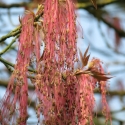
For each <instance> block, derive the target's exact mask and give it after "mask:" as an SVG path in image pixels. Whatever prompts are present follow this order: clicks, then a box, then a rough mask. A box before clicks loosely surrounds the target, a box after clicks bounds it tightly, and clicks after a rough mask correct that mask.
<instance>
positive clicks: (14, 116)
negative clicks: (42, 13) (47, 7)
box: [0, 11, 40, 125]
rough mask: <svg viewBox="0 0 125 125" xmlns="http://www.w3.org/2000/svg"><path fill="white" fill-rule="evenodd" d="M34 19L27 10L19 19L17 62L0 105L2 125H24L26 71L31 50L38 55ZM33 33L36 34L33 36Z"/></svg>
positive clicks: (26, 90)
mask: <svg viewBox="0 0 125 125" xmlns="http://www.w3.org/2000/svg"><path fill="white" fill-rule="evenodd" d="M34 20H35V15H34V13H33V12H30V11H27V12H26V15H25V16H24V17H23V18H22V19H21V20H20V22H21V26H22V29H21V34H20V37H19V47H18V48H19V49H18V54H17V64H16V65H15V70H14V71H13V74H12V76H11V78H10V82H9V85H8V87H7V90H6V93H5V96H4V98H3V100H2V101H1V105H0V113H1V114H0V116H1V117H0V121H1V123H2V125H6V124H13V125H14V124H20V125H26V121H27V119H28V114H27V105H28V104H27V103H28V81H27V76H28V74H27V71H28V66H29V64H30V62H31V54H32V53H33V50H34V53H35V55H37V57H38V58H39V57H40V54H39V53H40V52H39V51H40V47H39V48H38V46H39V44H40V43H39V40H38V38H37V37H38V33H37V32H38V28H37V27H35V26H34ZM34 33H35V35H36V36H34ZM34 40H35V41H36V42H35V41H34ZM35 50H37V51H35ZM13 94H14V95H13Z"/></svg>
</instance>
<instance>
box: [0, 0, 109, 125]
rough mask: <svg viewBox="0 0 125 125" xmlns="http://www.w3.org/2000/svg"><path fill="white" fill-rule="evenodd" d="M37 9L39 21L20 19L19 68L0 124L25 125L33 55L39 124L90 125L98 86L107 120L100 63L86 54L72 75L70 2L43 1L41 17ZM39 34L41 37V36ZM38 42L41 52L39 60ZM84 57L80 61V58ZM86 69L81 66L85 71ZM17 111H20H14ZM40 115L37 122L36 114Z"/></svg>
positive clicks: (74, 56)
mask: <svg viewBox="0 0 125 125" xmlns="http://www.w3.org/2000/svg"><path fill="white" fill-rule="evenodd" d="M42 11H43V9H41V6H39V7H38V12H37V14H36V16H38V15H39V14H41V13H43V17H42V18H40V19H43V21H41V20H39V22H35V18H36V16H35V14H33V13H32V12H28V13H27V14H26V15H25V16H24V17H23V18H22V20H21V25H22V30H21V33H20V38H19V50H18V55H17V64H16V65H15V70H14V72H13V74H12V76H11V78H10V82H9V85H8V88H7V91H6V94H5V96H4V98H3V100H2V101H1V103H0V104H1V105H0V121H1V123H2V125H6V124H8V123H12V124H20V125H26V121H27V119H28V114H27V107H28V104H27V102H28V81H27V76H28V67H29V65H30V63H31V55H32V54H33V53H34V55H35V59H36V75H35V82H34V83H33V84H34V86H35V92H36V94H37V96H38V100H39V104H38V105H37V106H36V113H37V117H38V122H39V123H40V124H41V123H42V124H45V125H87V124H89V125H92V124H93V108H94V105H95V98H94V89H95V86H96V83H97V82H98V83H99V85H100V91H101V93H102V103H103V107H104V114H105V115H106V117H107V119H110V115H109V109H108V105H107V102H106V97H105V95H106V82H105V81H106V80H107V79H108V77H107V76H106V74H104V71H103V68H102V67H101V63H100V61H99V60H97V59H93V60H92V61H91V62H90V63H89V64H88V59H89V56H87V51H88V50H87V51H86V52H85V54H84V56H83V59H82V63H83V67H82V69H77V70H76V71H75V69H74V64H75V63H76V62H77V61H78V59H77V58H78V55H77V53H76V38H77V35H76V23H75V22H76V15H75V7H74V3H73V1H72V0H45V1H44V12H42ZM41 35H42V37H41ZM41 41H43V42H44V44H45V49H44V52H43V54H42V55H41V57H40V44H41ZM81 57H82V56H81ZM87 65H88V68H85V69H84V67H85V66H86V67H87ZM17 108H18V109H17ZM41 114H42V115H43V116H44V120H41V118H40V115H41Z"/></svg>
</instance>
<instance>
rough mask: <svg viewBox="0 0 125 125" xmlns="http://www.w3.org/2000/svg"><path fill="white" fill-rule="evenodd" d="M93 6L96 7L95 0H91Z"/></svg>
mask: <svg viewBox="0 0 125 125" xmlns="http://www.w3.org/2000/svg"><path fill="white" fill-rule="evenodd" d="M91 2H92V4H93V6H94V7H95V8H96V9H97V4H96V0H91Z"/></svg>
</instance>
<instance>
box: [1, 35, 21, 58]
mask: <svg viewBox="0 0 125 125" xmlns="http://www.w3.org/2000/svg"><path fill="white" fill-rule="evenodd" d="M18 37H19V34H18V35H17V36H16V37H15V38H14V39H13V40H12V41H11V43H10V44H9V45H8V46H7V47H6V48H5V49H4V50H3V51H2V52H0V56H1V55H3V54H4V53H6V52H7V51H8V50H9V49H10V47H11V46H12V45H13V43H14V42H15V41H16V39H17V38H18Z"/></svg>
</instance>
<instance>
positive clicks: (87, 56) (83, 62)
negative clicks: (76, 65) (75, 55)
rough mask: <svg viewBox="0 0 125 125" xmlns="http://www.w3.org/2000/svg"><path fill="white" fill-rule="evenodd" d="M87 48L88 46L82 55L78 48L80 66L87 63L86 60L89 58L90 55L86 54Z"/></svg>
mask: <svg viewBox="0 0 125 125" xmlns="http://www.w3.org/2000/svg"><path fill="white" fill-rule="evenodd" d="M88 50H89V46H88V48H87V49H86V51H85V53H84V55H83V56H82V53H81V51H80V50H79V54H80V58H81V61H82V68H83V67H84V66H86V65H87V64H88V60H89V57H90V55H87V53H88Z"/></svg>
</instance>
